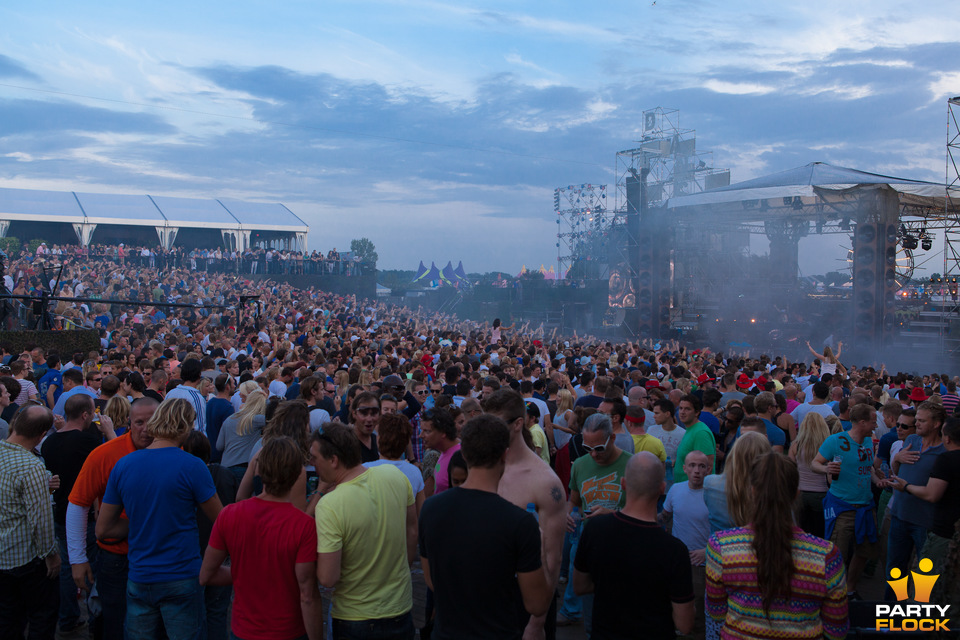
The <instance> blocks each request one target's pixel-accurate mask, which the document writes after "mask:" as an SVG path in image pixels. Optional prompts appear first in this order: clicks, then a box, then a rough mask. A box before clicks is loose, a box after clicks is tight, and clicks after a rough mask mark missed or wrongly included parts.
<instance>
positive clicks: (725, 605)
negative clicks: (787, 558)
mask: <svg viewBox="0 0 960 640" xmlns="http://www.w3.org/2000/svg"><path fill="white" fill-rule="evenodd" d="M753 535H754V534H753V530H752V529H751V528H750V527H749V526H746V527H742V528H739V529H728V530H726V531H718V532H716V533H714V534H713V535H712V536H711V537H710V541H709V542H708V543H707V585H706V586H707V590H706V610H707V614H708V615H709V616H710V617H711V618H713V619H714V620H716V621H717V622H718V623H720V624H722V625H723V628H722V630H721V632H720V635H721V638H725V639H726V638H737V639H739V638H756V639H766V638H796V639H802V638H821V637H822V638H827V639H828V640H834V639H836V640H840V639H842V638H844V637H846V635H847V629H848V626H849V619H848V615H847V587H846V577H845V574H844V570H843V557H842V556H841V555H840V552H839V551H838V550H837V548H836V547H835V546H834V545H833V543H832V542H827V541H826V540H823V539H822V538H818V537H816V536H812V535H809V534H807V533H804V532H803V531H802V530H801V529H799V528H798V527H794V529H793V566H794V574H793V578H792V579H791V581H790V597H789V598H788V599H783V598H776V599H774V601H773V602H772V603H771V605H770V615H769V617H768V616H766V615H764V612H763V604H762V595H761V593H760V589H759V587H758V586H757V554H756V552H755V551H754V550H753Z"/></svg>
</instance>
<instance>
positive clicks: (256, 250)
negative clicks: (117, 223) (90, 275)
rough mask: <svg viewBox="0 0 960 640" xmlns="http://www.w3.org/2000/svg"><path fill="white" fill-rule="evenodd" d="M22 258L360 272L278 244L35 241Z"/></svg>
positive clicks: (352, 261)
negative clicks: (229, 246)
mask: <svg viewBox="0 0 960 640" xmlns="http://www.w3.org/2000/svg"><path fill="white" fill-rule="evenodd" d="M16 258H17V259H22V260H24V261H26V262H32V261H34V260H39V261H44V262H60V261H73V260H83V261H88V260H98V261H99V260H103V261H108V262H111V263H113V264H115V265H120V266H131V267H150V268H157V269H161V270H164V269H191V270H192V271H203V272H204V273H211V272H216V273H234V274H238V273H244V274H257V273H263V274H276V275H284V274H287V275H294V274H310V275H324V274H337V275H360V273H361V266H362V265H361V259H360V256H359V255H357V254H355V253H352V252H348V253H346V254H343V253H341V252H339V251H337V248H336V247H334V248H332V249H330V250H329V251H328V252H327V253H326V254H324V253H323V252H322V251H317V250H316V249H314V250H313V251H310V252H307V251H297V250H294V249H290V248H280V247H262V246H259V247H250V248H248V249H226V248H224V247H213V248H197V249H185V248H184V247H177V246H174V247H171V248H169V249H165V248H163V247H162V246H159V245H157V246H153V247H151V246H146V245H139V246H130V245H127V244H126V243H122V242H121V243H119V244H116V245H106V244H91V245H88V246H82V245H63V246H60V245H57V244H51V245H50V246H49V247H48V246H47V243H45V242H44V243H42V244H40V245H39V246H38V247H37V249H36V250H35V251H34V252H32V254H31V252H29V251H28V250H27V249H26V248H24V249H21V251H20V252H18V255H17V256H16Z"/></svg>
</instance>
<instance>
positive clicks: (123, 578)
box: [93, 549, 129, 638]
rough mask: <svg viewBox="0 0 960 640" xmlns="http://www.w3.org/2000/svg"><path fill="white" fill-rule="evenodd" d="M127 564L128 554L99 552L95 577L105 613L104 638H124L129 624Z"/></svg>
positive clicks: (103, 622)
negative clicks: (125, 628) (125, 629)
mask: <svg viewBox="0 0 960 640" xmlns="http://www.w3.org/2000/svg"><path fill="white" fill-rule="evenodd" d="M128 567H129V565H128V564H127V556H126V554H121V553H111V552H109V551H104V550H103V549H98V550H97V558H96V562H95V564H94V568H93V575H94V577H95V578H96V580H97V593H99V594H100V604H101V607H102V609H103V613H102V614H101V615H100V619H101V621H102V624H103V637H104V638H124V637H125V636H124V631H123V630H124V627H125V625H126V622H127V569H128Z"/></svg>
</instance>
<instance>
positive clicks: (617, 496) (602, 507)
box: [557, 413, 630, 635]
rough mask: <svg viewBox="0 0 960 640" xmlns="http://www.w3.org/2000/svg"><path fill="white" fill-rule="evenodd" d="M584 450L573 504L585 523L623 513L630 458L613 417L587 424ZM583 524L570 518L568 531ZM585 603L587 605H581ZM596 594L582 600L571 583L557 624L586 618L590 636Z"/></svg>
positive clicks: (574, 478)
mask: <svg viewBox="0 0 960 640" xmlns="http://www.w3.org/2000/svg"><path fill="white" fill-rule="evenodd" d="M583 448H584V449H585V450H586V451H587V455H584V456H580V457H579V458H577V459H576V460H575V461H574V463H573V466H572V467H571V468H570V502H569V503H568V513H570V512H571V511H572V510H573V507H577V508H579V509H580V511H581V513H582V515H583V517H584V518H585V520H584V522H587V521H589V520H590V519H591V518H594V517H596V516H599V515H602V514H604V513H613V512H614V511H617V510H619V509H621V508H622V507H623V505H624V503H625V502H626V494H625V493H624V491H623V483H622V481H623V476H624V474H625V473H626V470H627V461H628V460H629V459H630V454H629V453H627V452H626V451H624V450H622V449H620V447H618V446H617V444H616V437H615V435H614V433H613V423H612V422H611V421H610V416H608V415H604V414H602V413H595V414H593V415H592V416H590V417H589V418H587V420H586V421H585V422H584V423H583ZM579 526H580V523H579V522H577V521H576V519H575V518H573V516H568V517H567V531H570V532H571V533H574V532H577V531H578V527H579ZM575 557H576V548H575V547H574V548H573V549H572V550H571V552H570V560H571V562H570V564H571V569H570V573H571V575H572V574H573V568H572V564H573V559H574V558H575ZM581 599H582V600H583V602H582V603H581ZM592 610H593V594H587V595H584V596H582V598H580V597H577V596H575V595H574V594H573V586H572V581H571V582H570V583H568V585H567V590H566V593H564V597H563V606H562V607H561V609H560V615H558V616H557V624H570V623H571V622H573V621H575V620H576V619H578V618H579V617H580V616H581V612H582V615H583V627H584V630H586V632H587V635H589V634H590V631H591V627H592V622H593V620H592Z"/></svg>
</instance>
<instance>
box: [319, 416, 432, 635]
mask: <svg viewBox="0 0 960 640" xmlns="http://www.w3.org/2000/svg"><path fill="white" fill-rule="evenodd" d="M310 453H311V456H312V458H313V462H314V465H315V466H316V468H317V474H318V475H319V476H320V480H321V481H322V482H323V483H325V484H327V485H333V487H334V488H333V489H332V490H329V491H328V492H327V493H326V494H325V495H324V496H323V497H322V498H321V499H320V501H319V502H318V503H317V508H316V521H317V552H318V558H317V579H318V580H319V581H320V584H322V585H323V586H325V587H328V588H333V587H336V593H335V594H334V597H333V610H332V614H331V615H332V618H333V635H334V636H335V637H338V638H339V637H341V636H343V637H361V636H362V635H363V633H364V632H365V630H369V629H370V628H371V627H373V628H376V629H377V630H378V635H377V637H378V638H385V639H388V640H392V639H394V638H395V639H396V640H408V639H412V638H413V636H414V627H413V618H412V616H411V615H410V610H411V609H412V608H413V590H412V586H411V583H410V562H412V561H413V558H414V557H415V554H416V552H417V547H416V544H417V515H416V507H415V504H414V497H413V489H412V487H411V486H410V481H409V480H407V477H406V476H405V475H404V474H403V472H402V471H400V470H399V469H397V468H396V467H394V466H393V465H383V466H380V467H374V468H372V469H367V468H366V467H364V466H363V465H362V464H361V459H360V441H359V440H358V439H357V436H356V434H355V433H354V431H353V429H351V428H350V427H346V426H343V425H338V424H333V425H327V426H326V427H325V428H324V429H323V430H322V431H317V432H316V433H315V434H314V437H313V442H312V443H311V446H310ZM400 523H405V524H404V525H401V524H400Z"/></svg>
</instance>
